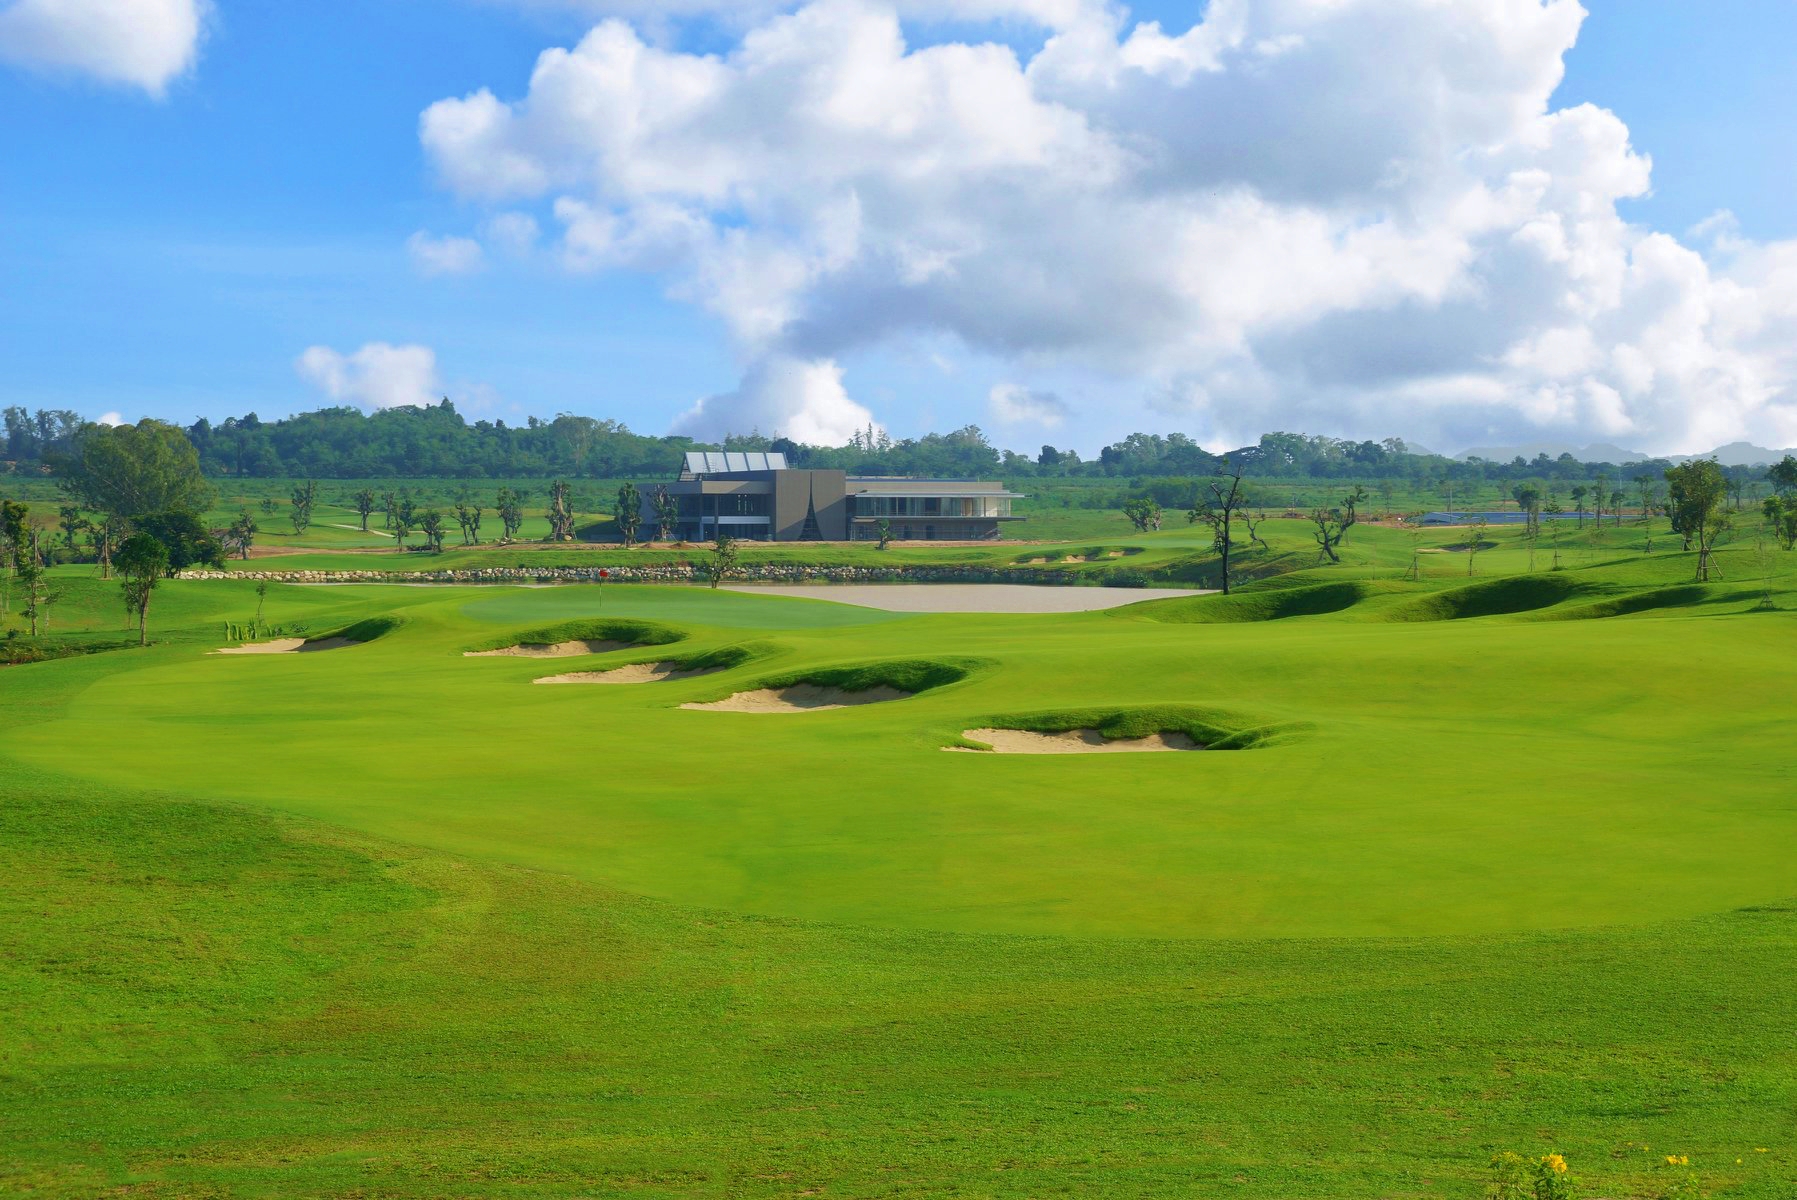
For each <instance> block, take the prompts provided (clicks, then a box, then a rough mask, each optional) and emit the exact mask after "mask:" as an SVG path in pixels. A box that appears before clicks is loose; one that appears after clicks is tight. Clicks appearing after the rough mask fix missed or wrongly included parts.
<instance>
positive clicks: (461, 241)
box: [406, 229, 484, 275]
mask: <svg viewBox="0 0 1797 1200" xmlns="http://www.w3.org/2000/svg"><path fill="white" fill-rule="evenodd" d="M406 250H407V251H408V252H409V253H410V254H411V256H412V265H413V266H414V267H415V268H417V270H418V271H419V273H420V274H423V275H467V274H469V273H471V272H474V271H478V270H480V267H481V263H482V261H483V258H484V254H483V252H482V250H481V246H480V243H479V242H477V241H475V240H474V239H473V238H465V237H432V236H431V235H430V234H428V233H426V232H424V230H422V229H420V230H419V231H418V232H417V233H414V234H413V235H412V236H411V237H409V238H407V239H406Z"/></svg>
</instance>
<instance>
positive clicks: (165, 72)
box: [0, 0, 1797, 453]
mask: <svg viewBox="0 0 1797 1200" xmlns="http://www.w3.org/2000/svg"><path fill="white" fill-rule="evenodd" d="M1587 10H1589V11H1587ZM1793 45H1797V0H1729V2H1727V3H1719V4H1710V5H1696V4H1691V3H1688V2H1684V0H1586V3H1585V5H1584V6H1583V7H1580V5H1578V4H1576V3H1573V2H1572V0H1211V2H1210V3H1208V4H1206V3H1198V2H1196V0H1177V2H1176V0H1155V2H1153V3H1139V4H1135V5H1132V6H1130V7H1129V8H1128V9H1127V10H1126V9H1124V8H1122V7H1121V6H1119V5H1114V4H1107V3H1105V2H1104V0H813V2H811V3H782V2H780V0H309V2H308V3H305V4H282V5H275V4H259V3H247V2H238V0H210V2H207V0H0V114H3V115H0V404H24V405H26V406H28V407H58V408H63V407H66V408H74V409H77V410H80V411H81V412H83V413H85V414H87V415H89V416H93V417H96V418H98V417H101V416H102V415H106V414H116V415H118V416H122V417H124V418H126V419H135V418H136V417H138V416H146V415H147V416H161V417H167V418H170V419H176V420H181V421H188V420H191V419H193V418H194V417H196V416H202V415H203V416H207V417H210V418H213V419H219V418H222V417H225V416H229V415H235V414H240V413H243V412H246V411H250V410H254V411H256V412H258V413H259V414H261V415H262V416H263V417H265V418H267V417H272V416H278V415H285V414H287V413H290V412H294V411H300V410H304V409H308V408H314V407H318V406H320V405H323V404H330V403H344V404H357V405H362V406H364V407H371V408H372V407H380V406H386V405H391V404H403V403H410V402H415V401H419V400H425V399H434V398H435V397H436V396H438V395H443V394H447V395H449V396H451V397H452V398H453V399H455V401H456V402H457V404H458V406H459V407H460V408H461V409H462V410H463V411H464V412H465V413H467V414H469V415H471V416H489V417H505V418H507V419H517V418H519V417H521V416H523V415H524V414H527V413H528V414H535V415H541V416H553V415H554V414H555V413H557V412H577V413H584V414H588V415H592V416H599V417H614V418H618V419H621V420H623V421H625V422H626V423H628V424H629V425H630V426H631V427H632V428H634V429H637V430H639V431H642V432H647V433H662V432H667V431H669V430H674V431H680V432H690V433H694V434H696V435H700V436H716V435H718V434H721V433H722V432H723V431H725V430H733V431H741V432H746V431H748V430H749V429H751V428H758V429H759V430H761V431H762V432H764V433H773V432H780V433H785V434H788V435H789V436H793V437H797V438H799V439H801V440H807V441H840V440H844V438H845V437H846V434H847V432H848V431H849V430H850V429H852V428H857V427H859V426H861V425H864V424H866V423H867V422H868V421H870V420H871V421H875V422H877V423H879V424H881V425H883V426H885V427H886V428H888V429H889V430H891V431H892V432H893V433H894V434H896V435H900V436H906V435H914V434H918V433H922V432H925V431H927V430H930V429H937V430H941V429H948V428H952V427H955V426H958V425H962V424H966V423H969V422H972V423H977V424H980V425H981V426H983V427H985V428H986V429H987V430H988V431H989V433H990V434H991V435H992V437H993V440H994V441H996V442H998V443H999V444H1001V445H1004V446H1007V447H1010V448H1014V449H1020V450H1028V451H1033V450H1034V449H1035V448H1036V447H1038V446H1040V445H1042V444H1043V443H1045V442H1049V443H1054V444H1056V445H1061V446H1069V445H1071V446H1074V447H1077V448H1079V449H1080V450H1081V451H1082V452H1086V453H1090V452H1092V451H1094V450H1095V449H1096V448H1097V447H1098V446H1099V445H1101V444H1103V443H1104V442H1106V441H1110V440H1114V439H1115V438H1116V437H1118V436H1121V435H1122V434H1124V433H1127V432H1130V431H1132V430H1137V429H1143V430H1151V431H1160V432H1166V431H1171V430H1181V431H1184V432H1186V433H1189V434H1191V435H1193V436H1195V437H1197V438H1198V439H1199V440H1200V441H1202V442H1204V443H1206V444H1207V445H1211V446H1213V447H1216V446H1224V445H1230V444H1239V443H1240V442H1242V441H1245V440H1250V439H1252V438H1253V437H1255V436H1257V435H1258V434H1259V433H1261V432H1262V431H1264V430H1270V429H1293V430H1303V431H1306V432H1312V433H1329V434H1334V435H1338V436H1353V437H1384V436H1389V435H1394V434H1395V435H1398V436H1402V437H1405V438H1407V439H1410V440H1412V441H1415V442H1418V443H1421V444H1424V445H1427V446H1430V447H1432V448H1435V449H1438V450H1445V451H1454V450H1458V449H1461V448H1464V447H1465V446H1469V445H1493V444H1503V443H1509V442H1524V441H1538V440H1554V441H1570V442H1573V443H1577V444H1582V443H1584V442H1587V441H1606V442H1613V443H1618V444H1621V445H1623V446H1626V447H1630V448H1637V449H1642V450H1648V451H1668V452H1671V451H1699V450H1707V449H1709V448H1711V447H1713V446H1715V445H1718V444H1720V443H1723V442H1727V441H1732V440H1736V439H1741V438H1745V439H1750V440H1754V441H1758V442H1760V443H1762V444H1765V445H1770V446H1775V447H1783V446H1788V445H1792V444H1797V154H1794V153H1793V152H1792V147H1791V133H1790V130H1791V128H1792V124H1793V119H1794V118H1797V73H1794V72H1792V71H1791V70H1790V64H1789V56H1790V47H1792V46H1793Z"/></svg>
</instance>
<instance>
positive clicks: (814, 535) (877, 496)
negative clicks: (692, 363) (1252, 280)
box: [642, 450, 1023, 542]
mask: <svg viewBox="0 0 1797 1200" xmlns="http://www.w3.org/2000/svg"><path fill="white" fill-rule="evenodd" d="M666 487H667V491H668V494H669V495H670V496H672V497H673V498H674V499H675V501H676V502H677V503H678V504H679V506H680V518H679V523H678V527H677V533H676V536H677V537H678V538H679V539H680V540H682V541H688V542H703V541H710V540H711V539H712V538H715V537H716V536H717V535H718V534H719V533H726V534H729V535H730V536H731V537H734V538H745V539H749V540H752V541H772V542H846V541H871V540H873V539H875V538H878V537H879V536H880V530H879V526H880V522H881V521H885V522H886V524H887V527H888V528H889V529H890V530H891V531H892V536H893V538H894V540H897V541H918V542H972V541H990V540H993V539H996V538H997V537H998V536H999V530H1000V529H1002V528H1003V527H1004V525H1005V524H1006V523H1007V522H1010V521H1020V520H1022V519H1023V518H1021V517H1015V516H1012V515H1011V501H1013V500H1016V499H1019V498H1020V497H1019V496H1018V494H1017V493H1015V492H1008V491H1006V490H1005V486H1004V484H1002V483H983V482H977V481H974V480H967V479H885V478H866V477H857V476H852V475H848V474H845V473H844V472H842V471H810V470H803V469H799V468H795V467H789V466H787V465H786V456H785V455H784V454H775V453H761V452H755V453H745V452H742V451H721V452H720V451H713V450H695V451H692V452H690V453H688V454H687V456H686V465H685V467H684V468H683V469H682V470H681V472H680V478H679V479H677V480H675V481H674V482H673V483H670V484H667V485H666ZM642 515H643V524H644V525H645V526H646V527H648V528H651V529H653V528H654V527H655V497H654V494H653V491H650V492H649V493H646V494H645V495H644V496H643V508H642Z"/></svg>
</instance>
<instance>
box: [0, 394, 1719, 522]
mask: <svg viewBox="0 0 1797 1200" xmlns="http://www.w3.org/2000/svg"><path fill="white" fill-rule="evenodd" d="M3 415H4V422H5V424H4V428H5V435H6V436H5V450H4V455H3V457H4V459H5V460H6V462H7V463H9V464H11V469H15V470H16V469H21V468H25V469H29V468H30V467H33V466H38V467H41V466H42V465H43V464H44V463H46V462H47V461H48V460H49V459H50V458H52V457H54V456H55V455H56V454H58V453H66V452H67V450H68V448H69V447H70V446H71V445H72V444H73V441H74V439H75V437H76V436H77V435H78V434H79V432H80V430H81V429H82V427H83V425H84V424H85V422H83V421H82V419H81V418H80V416H79V415H78V414H76V413H73V412H69V411H66V410H60V409H40V410H38V411H37V412H35V413H32V412H28V411H27V410H25V409H24V408H21V407H17V406H14V407H9V408H6V409H4V410H3ZM183 432H184V433H185V434H186V436H187V439H188V441H189V442H191V443H192V445H193V447H194V451H195V453H196V454H197V455H198V456H199V462H200V468H201V470H202V471H203V472H204V473H205V474H207V475H209V476H215V477H238V478H245V479H289V478H301V479H370V478H382V479H424V478H448V479H483V478H485V479H519V478H545V477H550V476H559V477H563V478H572V479H667V478H671V477H672V476H673V475H674V474H676V473H677V472H678V471H679V469H680V465H681V458H682V456H683V455H684V454H685V453H686V452H687V451H688V450H717V449H726V450H770V451H778V452H781V453H784V454H785V455H786V456H787V459H788V461H789V462H790V463H791V464H792V465H793V466H795V467H810V468H818V469H838V470H843V471H846V472H848V473H849V474H851V475H895V476H919V477H942V478H985V477H994V476H997V477H1002V478H1006V479H1055V478H1066V479H1084V478H1092V479H1109V478H1118V479H1137V478H1148V477H1157V476H1159V477H1169V478H1188V479H1189V478H1194V477H1200V476H1207V475H1211V474H1214V473H1215V472H1216V471H1217V470H1219V469H1220V468H1221V466H1222V464H1223V462H1224V460H1225V459H1227V460H1228V461H1229V462H1231V463H1234V464H1236V465H1237V466H1240V467H1242V468H1243V469H1245V470H1247V471H1248V472H1249V473H1250V474H1252V475H1254V476H1255V477H1256V478H1260V479H1293V480H1295V479H1311V480H1337V479H1341V480H1349V479H1351V480H1357V481H1376V480H1392V481H1405V482H1407V483H1409V484H1411V485H1412V486H1418V485H1423V484H1429V485H1440V484H1456V485H1460V486H1462V487H1463V488H1464V487H1465V486H1469V485H1472V484H1475V483H1485V482H1493V481H1496V482H1520V481H1522V480H1525V479H1538V480H1549V481H1586V480H1590V479H1593V478H1594V477H1595V476H1597V475H1598V474H1606V475H1608V476H1610V477H1617V478H1619V477H1621V476H1622V474H1623V473H1624V472H1625V471H1629V470H1651V471H1655V472H1661V471H1664V470H1665V468H1666V467H1669V466H1671V465H1673V464H1672V463H1671V462H1670V461H1664V462H1652V463H1643V464H1636V465H1618V464H1613V463H1587V462H1580V461H1578V460H1576V459H1574V458H1573V457H1572V456H1571V455H1569V454H1563V455H1560V456H1559V457H1558V458H1549V457H1548V456H1547V455H1538V456H1537V457H1535V458H1533V459H1528V460H1525V459H1522V458H1520V457H1519V458H1515V459H1513V460H1511V461H1510V462H1507V463H1498V462H1486V461H1483V460H1480V459H1470V460H1465V461H1461V460H1457V459H1451V458H1446V457H1443V456H1441V455H1438V454H1428V453H1419V452H1417V451H1415V450H1413V449H1412V448H1411V447H1410V446H1408V445H1407V444H1406V443H1405V442H1404V441H1403V439H1401V438H1395V437H1393V438H1385V439H1383V440H1380V441H1371V440H1361V441H1355V440H1352V439H1344V438H1332V437H1323V436H1317V435H1310V434H1301V433H1286V432H1275V433H1268V434H1264V435H1262V436H1261V438H1260V440H1259V441H1258V442H1256V443H1255V444H1254V445H1252V446H1243V447H1239V448H1237V449H1234V450H1231V451H1229V452H1227V453H1226V454H1213V453H1211V452H1210V451H1208V450H1206V449H1204V448H1203V447H1202V446H1200V445H1198V443H1197V442H1195V441H1194V440H1192V438H1191V437H1189V436H1188V435H1186V434H1183V433H1170V434H1165V435H1162V434H1153V433H1132V434H1130V435H1129V436H1127V437H1125V438H1122V439H1120V440H1118V441H1116V442H1113V443H1111V444H1109V445H1107V446H1104V447H1103V448H1101V449H1100V451H1099V452H1098V455H1097V457H1096V458H1092V459H1085V458H1082V457H1081V455H1080V454H1079V452H1078V451H1076V450H1072V449H1062V448H1057V447H1055V446H1052V445H1044V446H1042V447H1041V449H1040V450H1039V451H1038V452H1037V453H1036V454H1033V455H1030V454H1020V453H1017V452H1015V451H1011V450H1001V449H999V448H997V447H995V446H994V445H993V444H992V442H991V439H990V438H989V437H988V436H987V435H986V433H985V432H984V431H983V430H982V429H980V427H979V426H977V425H967V426H964V427H963V428H960V429H956V430H953V431H951V432H948V433H929V434H925V435H923V436H922V437H916V438H896V439H895V438H893V437H891V436H889V435H888V434H887V433H886V432H885V431H883V430H880V429H877V428H873V427H870V428H868V429H865V430H862V431H860V432H857V433H856V434H854V435H853V436H852V437H851V438H850V439H849V440H848V442H846V443H845V444H843V445H841V446H813V445H806V444H803V443H800V442H796V441H794V440H792V439H790V438H784V437H779V436H763V435H761V434H759V433H748V434H742V435H733V436H729V437H726V438H724V439H723V441H722V442H717V443H708V442H701V441H695V440H694V439H692V438H688V437H679V436H669V437H651V436H646V435H643V434H639V433H635V432H632V431H631V430H630V429H629V428H628V427H627V426H626V425H624V424H623V423H621V422H618V421H611V420H599V419H595V418H592V417H582V416H575V415H573V414H569V413H563V414H561V415H560V416H557V417H555V418H554V419H552V420H542V419H539V418H537V417H529V418H527V419H526V420H525V421H524V422H523V423H522V424H511V425H508V424H507V423H506V422H505V421H504V420H486V419H481V420H476V421H474V422H472V423H470V422H469V421H468V420H466V419H465V418H464V417H463V416H462V415H461V414H460V413H459V412H457V411H456V408H455V405H454V404H453V403H452V402H451V401H449V400H448V399H445V400H443V401H442V402H441V403H439V404H435V405H430V406H427V407H423V408H392V409H385V410H382V411H380V412H375V413H364V412H362V411H361V410H360V409H357V408H350V407H332V408H322V409H319V410H317V411H316V412H309V413H300V414H297V415H295V416H291V417H287V418H284V419H281V420H274V421H263V420H261V419H260V418H258V417H257V416H256V414H255V413H249V414H247V415H245V416H242V417H230V418H227V419H226V420H224V421H221V422H219V423H217V424H213V423H212V422H211V421H209V420H206V419H205V418H201V419H199V420H197V421H195V422H194V423H193V424H191V425H188V426H186V427H185V429H184V430H183ZM1723 470H1724V474H1725V477H1727V478H1728V479H1730V480H1731V481H1736V480H1744V479H1747V478H1750V477H1752V476H1753V474H1754V473H1753V471H1752V470H1751V469H1748V468H1724V469H1723ZM1163 503H1165V501H1163Z"/></svg>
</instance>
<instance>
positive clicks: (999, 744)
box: [943, 729, 1204, 754]
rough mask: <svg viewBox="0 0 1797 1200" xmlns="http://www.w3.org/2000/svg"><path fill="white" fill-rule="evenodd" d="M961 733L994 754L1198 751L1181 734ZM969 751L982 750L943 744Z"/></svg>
mask: <svg viewBox="0 0 1797 1200" xmlns="http://www.w3.org/2000/svg"><path fill="white" fill-rule="evenodd" d="M961 736H963V737H965V738H966V739H967V740H968V741H970V742H984V743H985V744H986V745H988V746H991V747H992V752H993V753H997V754H1152V753H1157V752H1159V751H1163V750H1202V749H1204V747H1203V746H1200V745H1199V744H1198V743H1197V742H1194V741H1193V740H1192V739H1191V738H1189V737H1187V736H1186V735H1185V734H1183V733H1151V734H1149V735H1148V736H1147V737H1141V738H1107V737H1105V736H1104V734H1102V733H1100V732H1098V731H1097V730H1096V729H1069V730H1068V731H1067V732H1065V733H1031V732H1029V731H1028V730H1023V729H969V730H967V731H965V732H964V733H963V734H962V735H961ZM943 749H944V750H959V751H963V752H966V753H972V754H983V753H986V752H985V751H981V750H972V749H970V748H969V747H967V746H944V747H943Z"/></svg>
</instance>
